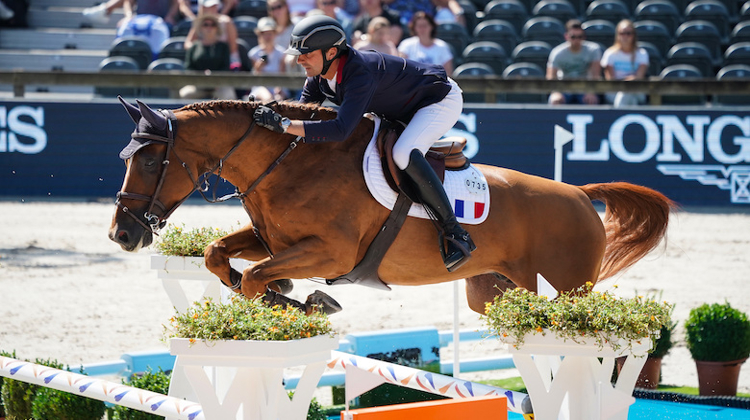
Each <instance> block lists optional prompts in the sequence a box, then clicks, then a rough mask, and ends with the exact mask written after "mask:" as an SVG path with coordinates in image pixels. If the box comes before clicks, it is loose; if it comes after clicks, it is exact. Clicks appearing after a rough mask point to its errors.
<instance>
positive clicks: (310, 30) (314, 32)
mask: <svg viewBox="0 0 750 420" xmlns="http://www.w3.org/2000/svg"><path fill="white" fill-rule="evenodd" d="M332 47H336V48H337V49H338V50H339V54H340V53H341V52H342V51H344V50H346V49H347V46H346V34H345V33H344V28H343V27H342V26H341V24H340V23H339V22H338V21H337V20H336V19H333V18H331V17H328V16H324V15H315V16H308V17H306V18H304V19H302V20H301V21H299V22H298V23H297V24H296V25H294V29H293V30H292V39H291V40H290V41H289V48H287V50H286V51H285V52H286V53H287V54H289V55H302V54H307V53H310V52H313V51H315V50H323V51H326V50H328V49H329V48H332ZM337 55H338V54H337Z"/></svg>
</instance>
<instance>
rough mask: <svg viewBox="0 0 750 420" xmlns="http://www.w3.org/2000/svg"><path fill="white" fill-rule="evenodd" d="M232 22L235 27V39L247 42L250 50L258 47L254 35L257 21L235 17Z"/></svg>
mask: <svg viewBox="0 0 750 420" xmlns="http://www.w3.org/2000/svg"><path fill="white" fill-rule="evenodd" d="M233 20H234V26H236V27H237V38H239V39H242V40H243V41H245V42H247V45H249V46H250V48H253V47H254V46H256V45H258V35H256V34H255V28H256V27H257V26H258V19H257V18H254V17H252V16H237V17H235V18H234V19H233Z"/></svg>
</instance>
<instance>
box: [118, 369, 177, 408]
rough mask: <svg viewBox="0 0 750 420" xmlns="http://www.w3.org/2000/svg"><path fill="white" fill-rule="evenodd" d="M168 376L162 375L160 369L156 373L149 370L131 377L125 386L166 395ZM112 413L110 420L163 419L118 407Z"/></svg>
mask: <svg viewBox="0 0 750 420" xmlns="http://www.w3.org/2000/svg"><path fill="white" fill-rule="evenodd" d="M170 376H171V374H169V373H164V371H163V370H161V369H159V372H156V373H154V372H152V371H151V370H150V369H149V370H148V371H147V372H146V373H144V374H143V375H133V376H132V377H131V378H130V382H128V383H127V385H130V386H132V387H135V388H140V389H145V390H147V391H151V392H156V393H159V394H164V395H167V393H169V379H170ZM123 383H125V381H123ZM112 412H113V415H112V417H111V418H112V420H157V419H162V418H163V417H162V416H155V415H153V414H149V413H146V412H143V411H139V410H134V409H132V408H127V407H123V406H120V405H118V406H116V407H115V408H114V409H113V410H112Z"/></svg>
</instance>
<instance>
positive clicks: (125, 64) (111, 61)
mask: <svg viewBox="0 0 750 420" xmlns="http://www.w3.org/2000/svg"><path fill="white" fill-rule="evenodd" d="M138 70H141V65H140V63H139V62H138V61H136V60H135V59H134V58H132V57H128V56H111V57H107V58H105V59H104V60H102V62H101V63H100V64H99V71H132V72H137V71H138ZM136 92H138V89H136V88H126V87H100V88H96V89H95V90H94V93H95V94H97V95H100V96H104V97H116V96H117V95H122V96H123V97H126V98H133V97H135V96H136Z"/></svg>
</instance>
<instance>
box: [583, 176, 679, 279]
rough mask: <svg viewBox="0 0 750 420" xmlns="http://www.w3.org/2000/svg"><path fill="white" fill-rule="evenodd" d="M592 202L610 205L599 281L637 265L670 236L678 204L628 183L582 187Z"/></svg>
mask: <svg viewBox="0 0 750 420" xmlns="http://www.w3.org/2000/svg"><path fill="white" fill-rule="evenodd" d="M579 188H581V190H583V192H584V193H586V195H587V196H588V197H589V198H590V199H591V200H599V201H602V202H604V204H606V206H607V211H606V213H605V215H604V230H605V232H606V234H607V247H606V249H605V251H604V259H603V260H602V268H601V270H600V272H599V280H603V279H606V278H608V277H612V276H613V275H615V274H617V273H618V272H620V271H622V270H624V269H626V268H628V267H630V266H631V265H633V264H635V263H636V262H637V261H638V260H640V259H641V258H643V257H644V256H646V254H648V253H649V252H651V250H653V249H654V248H656V246H657V245H658V244H659V242H661V240H662V238H664V236H665V235H666V234H667V223H668V222H669V212H670V210H671V209H672V208H676V205H675V203H674V202H673V201H672V200H670V199H669V198H667V197H666V196H664V195H663V194H662V193H660V192H658V191H654V190H652V189H650V188H646V187H642V186H640V185H634V184H629V183H627V182H610V183H604V184H588V185H584V186H581V187H579Z"/></svg>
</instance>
